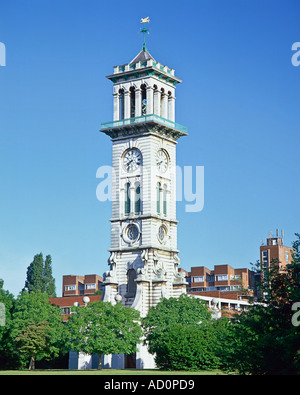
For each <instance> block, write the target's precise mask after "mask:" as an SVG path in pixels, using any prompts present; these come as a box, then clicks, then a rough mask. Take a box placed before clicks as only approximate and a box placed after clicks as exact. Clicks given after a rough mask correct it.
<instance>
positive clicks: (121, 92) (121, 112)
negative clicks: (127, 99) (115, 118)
mask: <svg viewBox="0 0 300 395" xmlns="http://www.w3.org/2000/svg"><path fill="white" fill-rule="evenodd" d="M119 101H120V102H119V119H124V89H120V90H119Z"/></svg>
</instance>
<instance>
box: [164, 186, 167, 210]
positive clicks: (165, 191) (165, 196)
mask: <svg viewBox="0 0 300 395" xmlns="http://www.w3.org/2000/svg"><path fill="white" fill-rule="evenodd" d="M163 213H164V215H167V186H166V185H164V189H163Z"/></svg>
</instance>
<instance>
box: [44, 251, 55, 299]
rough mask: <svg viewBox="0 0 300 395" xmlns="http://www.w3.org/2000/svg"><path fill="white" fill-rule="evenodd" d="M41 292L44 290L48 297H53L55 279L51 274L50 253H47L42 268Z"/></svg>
mask: <svg viewBox="0 0 300 395" xmlns="http://www.w3.org/2000/svg"><path fill="white" fill-rule="evenodd" d="M43 292H45V293H46V294H47V295H48V296H49V298H55V297H56V292H55V279H54V278H53V276H52V258H51V255H47V256H46V259H45V264H44V270H43Z"/></svg>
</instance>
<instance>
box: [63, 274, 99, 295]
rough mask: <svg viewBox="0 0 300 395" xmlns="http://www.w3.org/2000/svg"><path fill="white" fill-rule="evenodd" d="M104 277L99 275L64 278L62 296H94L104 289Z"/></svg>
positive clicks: (67, 276)
mask: <svg viewBox="0 0 300 395" xmlns="http://www.w3.org/2000/svg"><path fill="white" fill-rule="evenodd" d="M102 282H103V279H102V277H100V276H98V275H97V274H87V275H85V276H76V275H66V276H63V285H62V296H63V297H66V296H81V295H93V294H94V293H95V292H97V291H99V290H101V289H102Z"/></svg>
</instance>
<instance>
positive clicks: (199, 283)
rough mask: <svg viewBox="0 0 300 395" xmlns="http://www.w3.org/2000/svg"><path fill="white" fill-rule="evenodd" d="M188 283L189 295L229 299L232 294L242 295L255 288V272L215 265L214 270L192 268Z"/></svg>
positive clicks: (202, 267) (198, 267) (203, 267)
mask: <svg viewBox="0 0 300 395" xmlns="http://www.w3.org/2000/svg"><path fill="white" fill-rule="evenodd" d="M187 281H188V283H189V285H188V289H187V291H188V293H197V294H198V295H199V294H200V293H201V294H203V295H206V296H214V297H228V295H230V293H231V294H232V293H235V294H236V295H238V294H239V295H240V294H242V293H243V290H251V289H252V288H253V271H251V270H249V269H247V268H242V269H235V268H233V267H231V266H229V265H215V266H214V269H213V270H210V269H208V268H207V267H205V266H197V267H192V268H191V271H190V272H189V274H188V277H187ZM225 293H226V295H227V296H225ZM221 295H222V296H221Z"/></svg>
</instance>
